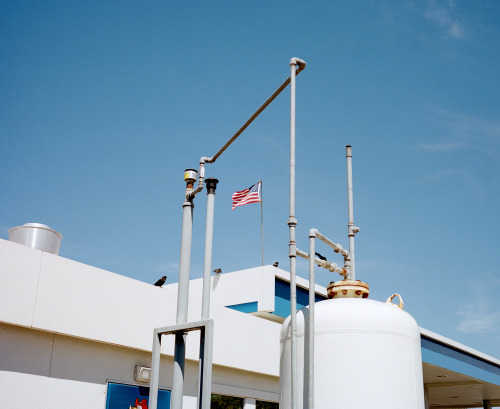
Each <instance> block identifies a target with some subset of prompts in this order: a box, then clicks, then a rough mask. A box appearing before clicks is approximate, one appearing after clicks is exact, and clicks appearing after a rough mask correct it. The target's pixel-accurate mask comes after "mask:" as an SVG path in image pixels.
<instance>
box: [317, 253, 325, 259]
mask: <svg viewBox="0 0 500 409" xmlns="http://www.w3.org/2000/svg"><path fill="white" fill-rule="evenodd" d="M314 254H316V255H317V256H318V258H319V259H320V260H326V257H325V256H322V255H321V254H319V253H314Z"/></svg>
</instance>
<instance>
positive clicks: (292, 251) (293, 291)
mask: <svg viewBox="0 0 500 409" xmlns="http://www.w3.org/2000/svg"><path fill="white" fill-rule="evenodd" d="M296 64H297V61H296V59H295V58H292V59H291V60H290V217H289V219H288V226H289V228H290V244H289V257H290V323H291V366H292V368H291V370H292V373H291V383H292V385H291V392H292V396H291V401H292V407H291V409H297V288H296V262H297V245H296V241H295V226H296V225H297V220H296V219H295V71H296V69H295V66H296Z"/></svg>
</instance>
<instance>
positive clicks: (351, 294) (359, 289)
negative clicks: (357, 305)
mask: <svg viewBox="0 0 500 409" xmlns="http://www.w3.org/2000/svg"><path fill="white" fill-rule="evenodd" d="M326 291H327V294H328V298H368V295H369V294H370V286H369V285H368V284H367V283H363V282H362V281H359V280H356V281H353V280H347V279H345V280H342V281H337V282H333V281H332V282H331V283H330V284H329V285H328V287H327V288H326Z"/></svg>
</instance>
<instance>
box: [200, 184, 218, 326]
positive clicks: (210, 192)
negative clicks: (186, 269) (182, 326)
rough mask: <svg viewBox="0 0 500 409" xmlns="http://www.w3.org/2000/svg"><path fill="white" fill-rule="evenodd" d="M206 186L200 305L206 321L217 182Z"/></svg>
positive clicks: (203, 318) (207, 316)
mask: <svg viewBox="0 0 500 409" xmlns="http://www.w3.org/2000/svg"><path fill="white" fill-rule="evenodd" d="M205 183H206V184H207V226H206V230H205V263H204V266H203V297H202V304H201V319H202V320H208V318H209V316H210V281H211V277H212V247H213V246H212V245H213V236H214V202H215V189H216V188H217V183H219V181H218V180H217V179H214V178H208V179H206V180H205Z"/></svg>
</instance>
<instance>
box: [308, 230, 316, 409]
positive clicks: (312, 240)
mask: <svg viewBox="0 0 500 409" xmlns="http://www.w3.org/2000/svg"><path fill="white" fill-rule="evenodd" d="M315 253H316V229H311V230H310V231H309V326H308V327H309V334H308V338H309V350H308V355H309V362H308V364H309V365H308V368H307V374H308V385H307V386H308V389H307V394H308V399H307V400H308V405H307V408H308V409H314V304H315V302H316V279H315V274H314V273H315V272H314V267H315V260H314V258H315V257H314V255H315Z"/></svg>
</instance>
